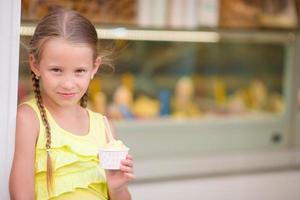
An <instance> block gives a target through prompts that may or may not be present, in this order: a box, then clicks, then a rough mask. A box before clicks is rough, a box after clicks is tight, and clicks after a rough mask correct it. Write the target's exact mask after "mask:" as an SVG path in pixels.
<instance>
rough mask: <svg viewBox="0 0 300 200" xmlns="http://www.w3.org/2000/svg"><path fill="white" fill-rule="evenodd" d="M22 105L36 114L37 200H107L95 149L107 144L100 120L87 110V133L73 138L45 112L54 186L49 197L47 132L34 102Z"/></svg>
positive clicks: (101, 118)
mask: <svg viewBox="0 0 300 200" xmlns="http://www.w3.org/2000/svg"><path fill="white" fill-rule="evenodd" d="M24 104H27V105H29V106H30V107H32V109H33V110H34V111H35V112H36V114H37V116H38V118H39V123H40V131H39V136H38V140H37V144H36V149H35V199H36V200H45V199H51V200H63V199H72V200H76V199H80V200H85V199H88V200H94V199H95V200H96V199H97V200H107V199H108V188H107V182H106V178H105V172H104V170H103V169H102V168H100V166H99V158H98V149H99V147H101V146H103V144H104V143H105V142H106V138H105V131H104V130H105V129H104V124H103V117H102V115H100V114H99V113H95V112H92V111H90V110H88V109H87V110H88V113H89V119H90V120H89V121H90V124H89V132H88V134H86V135H83V136H79V135H74V134H72V133H70V132H68V131H66V130H64V129H63V128H61V127H60V126H59V125H58V124H57V123H56V122H55V120H54V118H53V117H52V116H51V114H50V112H49V111H48V110H47V109H46V113H47V118H48V121H49V124H50V127H51V151H50V154H51V159H52V168H53V178H54V185H53V189H52V194H51V196H48V192H47V181H46V177H47V173H46V169H47V154H46V148H45V144H46V131H45V127H44V125H43V123H42V120H41V116H40V112H39V110H38V107H37V104H36V101H35V99H34V98H33V99H31V100H29V101H27V102H25V103H24Z"/></svg>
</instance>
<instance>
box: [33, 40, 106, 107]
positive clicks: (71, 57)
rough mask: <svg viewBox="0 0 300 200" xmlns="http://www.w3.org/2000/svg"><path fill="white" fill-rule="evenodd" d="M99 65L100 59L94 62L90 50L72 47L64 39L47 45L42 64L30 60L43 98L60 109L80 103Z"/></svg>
mask: <svg viewBox="0 0 300 200" xmlns="http://www.w3.org/2000/svg"><path fill="white" fill-rule="evenodd" d="M99 64H100V58H99V57H98V58H97V59H96V60H94V59H93V51H92V49H91V48H90V47H89V46H87V45H84V44H72V43H70V42H68V41H66V40H65V39H63V38H55V39H50V40H49V41H47V42H46V44H45V45H44V49H43V52H42V55H41V59H40V62H39V63H37V61H36V60H35V58H34V57H33V56H30V67H31V70H32V71H33V72H34V73H35V74H36V75H37V76H39V77H40V79H41V83H42V87H43V90H42V91H43V94H44V95H45V97H46V98H47V100H51V101H52V102H53V103H55V104H57V105H59V106H72V105H76V104H77V103H78V102H79V100H80V99H81V97H82V96H83V95H84V93H85V92H86V90H87V88H88V85H89V83H90V80H91V79H92V78H93V76H94V75H95V73H96V72H97V70H98V67H99Z"/></svg>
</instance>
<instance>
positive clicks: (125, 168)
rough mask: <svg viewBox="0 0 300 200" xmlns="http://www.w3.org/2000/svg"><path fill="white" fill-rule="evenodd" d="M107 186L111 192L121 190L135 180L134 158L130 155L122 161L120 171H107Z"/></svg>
mask: <svg viewBox="0 0 300 200" xmlns="http://www.w3.org/2000/svg"><path fill="white" fill-rule="evenodd" d="M105 172H106V178H107V184H108V187H109V189H110V190H119V189H122V188H123V187H124V186H127V184H128V183H129V182H130V181H131V180H133V179H134V174H133V158H132V156H131V155H130V154H128V155H127V156H126V159H124V160H122V161H121V166H120V170H105Z"/></svg>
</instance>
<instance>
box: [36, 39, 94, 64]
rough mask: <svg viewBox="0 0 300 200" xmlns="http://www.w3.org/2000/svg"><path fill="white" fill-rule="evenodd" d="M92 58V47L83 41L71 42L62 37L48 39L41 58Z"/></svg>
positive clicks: (88, 59) (84, 59)
mask: <svg viewBox="0 0 300 200" xmlns="http://www.w3.org/2000/svg"><path fill="white" fill-rule="evenodd" d="M53 59H56V60H65V61H68V60H71V61H72V60H74V61H77V60H83V61H90V60H93V50H92V48H91V47H90V46H89V45H87V44H83V43H72V42H70V41H67V40H66V39H63V38H52V39H49V40H48V41H47V42H46V43H45V44H44V48H43V52H42V56H41V60H46V61H48V60H53Z"/></svg>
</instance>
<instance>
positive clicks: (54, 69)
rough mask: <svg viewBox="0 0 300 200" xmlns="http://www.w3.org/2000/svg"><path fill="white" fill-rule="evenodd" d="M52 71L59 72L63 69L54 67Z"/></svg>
mask: <svg viewBox="0 0 300 200" xmlns="http://www.w3.org/2000/svg"><path fill="white" fill-rule="evenodd" d="M51 71H52V72H55V73H59V72H61V69H59V68H52V69H51Z"/></svg>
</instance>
